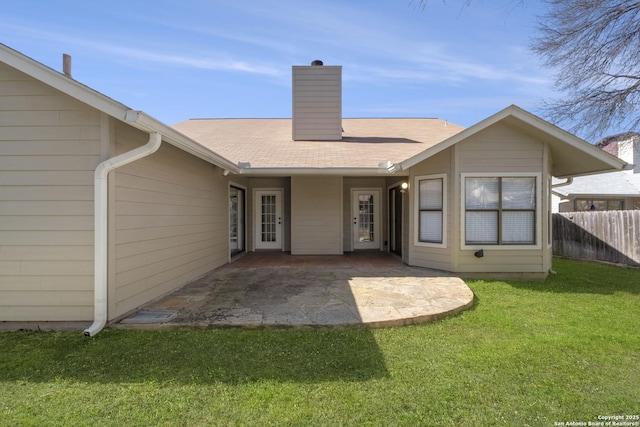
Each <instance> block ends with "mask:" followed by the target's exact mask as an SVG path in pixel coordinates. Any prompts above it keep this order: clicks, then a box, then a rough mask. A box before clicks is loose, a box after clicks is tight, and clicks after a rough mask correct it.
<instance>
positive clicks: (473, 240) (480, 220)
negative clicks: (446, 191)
mask: <svg viewBox="0 0 640 427" xmlns="http://www.w3.org/2000/svg"><path fill="white" fill-rule="evenodd" d="M536 191H537V190H536V177H535V176H498V177H490V176H466V177H465V179H464V215H465V244H467V245H535V244H536V222H537V221H536V201H537V199H538V198H537V194H536Z"/></svg>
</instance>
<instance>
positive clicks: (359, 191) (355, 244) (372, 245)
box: [349, 188, 382, 251]
mask: <svg viewBox="0 0 640 427" xmlns="http://www.w3.org/2000/svg"><path fill="white" fill-rule="evenodd" d="M363 194H373V208H374V209H373V221H374V222H373V236H374V239H373V241H372V242H362V243H361V242H360V241H359V235H358V227H359V225H360V212H358V208H357V200H358V196H360V195H363ZM381 202H382V189H381V188H352V189H351V216H350V218H349V220H350V222H351V247H352V249H353V250H354V251H355V250H364V249H378V250H380V249H381V247H382V236H381V229H382V225H381V220H382V218H381V212H382V210H381V209H380V203H381Z"/></svg>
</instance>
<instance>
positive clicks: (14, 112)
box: [0, 64, 107, 321]
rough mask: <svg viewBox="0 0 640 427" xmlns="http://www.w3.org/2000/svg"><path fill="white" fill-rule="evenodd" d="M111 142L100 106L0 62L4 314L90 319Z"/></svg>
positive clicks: (1, 317)
mask: <svg viewBox="0 0 640 427" xmlns="http://www.w3.org/2000/svg"><path fill="white" fill-rule="evenodd" d="M101 143H102V144H104V146H101ZM106 144H107V141H106V140H105V141H102V142H101V116H100V113H99V112H98V111H97V110H94V109H92V108H90V107H87V106H86V105H85V104H82V103H80V102H78V101H76V100H74V99H72V98H71V97H69V96H67V95H64V94H62V93H61V92H58V91H57V90H55V89H53V88H51V87H49V86H47V85H45V84H43V83H41V82H39V81H37V80H34V79H33V78H31V77H29V76H27V75H26V74H23V73H21V72H19V71H17V70H15V69H13V68H11V67H9V66H7V65H5V64H0V321H85V320H91V319H92V316H93V171H94V170H95V168H96V166H97V165H98V164H99V162H100V155H101V152H102V151H103V150H101V147H103V148H104V149H106Z"/></svg>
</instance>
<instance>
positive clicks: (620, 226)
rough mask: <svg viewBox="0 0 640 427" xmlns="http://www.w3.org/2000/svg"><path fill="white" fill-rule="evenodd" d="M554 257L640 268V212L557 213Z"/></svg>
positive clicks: (554, 224)
mask: <svg viewBox="0 0 640 427" xmlns="http://www.w3.org/2000/svg"><path fill="white" fill-rule="evenodd" d="M553 254H554V255H557V256H563V257H568V258H577V259H590V260H597V261H607V262H614V263H618V264H626V265H633V266H638V265H640V210H632V211H601V212H593V211H590V212H563V213H556V214H553Z"/></svg>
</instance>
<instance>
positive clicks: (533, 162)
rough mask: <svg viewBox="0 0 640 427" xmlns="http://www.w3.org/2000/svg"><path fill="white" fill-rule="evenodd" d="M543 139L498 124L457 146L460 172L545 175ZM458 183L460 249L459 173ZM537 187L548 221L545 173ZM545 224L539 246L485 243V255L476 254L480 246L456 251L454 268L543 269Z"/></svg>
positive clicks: (542, 212) (459, 243)
mask: <svg viewBox="0 0 640 427" xmlns="http://www.w3.org/2000/svg"><path fill="white" fill-rule="evenodd" d="M544 146H545V144H544V142H542V141H539V140H536V139H534V138H533V137H531V136H529V135H528V134H526V133H524V132H522V131H520V130H519V129H517V128H515V127H512V126H509V125H507V124H502V123H500V124H496V125H493V126H490V127H488V128H487V129H485V130H483V131H481V132H479V133H477V134H476V135H473V136H472V137H471V138H469V139H468V140H465V141H462V142H460V143H459V144H457V146H456V147H455V153H456V159H457V162H458V163H457V168H458V174H463V173H489V174H495V175H496V176H504V175H508V174H509V173H531V175H532V176H533V175H535V174H542V173H543V171H544V168H545V159H547V157H546V154H545V149H544ZM456 180H457V183H456V184H455V185H454V187H453V190H454V191H455V193H456V197H458V198H459V200H460V205H459V206H460V208H459V209H457V211H456V212H455V213H454V214H455V218H456V227H458V228H459V230H460V233H459V238H458V241H457V242H456V243H455V246H456V247H457V248H461V246H462V244H463V239H464V230H463V229H462V221H461V216H462V215H464V196H463V194H462V193H461V191H462V188H463V183H462V182H461V178H460V176H459V175H457V176H456ZM539 185H540V187H539V188H538V189H537V191H538V192H541V195H542V197H541V199H540V200H541V203H542V205H541V206H538V213H537V214H538V215H541V220H542V224H544V223H545V222H546V221H547V219H546V218H547V215H546V212H545V210H544V209H545V207H546V202H545V201H544V194H546V192H543V189H542V187H543V186H544V185H546V184H545V176H544V175H542V179H541V180H540V182H539ZM544 230H546V228H545V227H544V226H543V229H542V230H538V233H537V236H540V238H541V239H542V241H538V242H537V244H538V245H539V246H540V249H529V248H517V247H514V246H509V248H508V249H507V248H501V247H500V246H493V245H486V246H485V247H483V249H484V257H483V258H477V257H475V256H474V253H475V252H476V251H477V249H465V250H459V251H458V252H457V254H454V256H455V258H456V260H457V266H454V268H453V271H458V272H474V273H485V272H487V273H489V272H513V273H516V272H525V273H536V272H537V273H539V272H544V271H545V270H544V266H545V256H544V251H547V250H548V249H547V245H546V243H545V242H546V239H545V236H544V234H542V233H541V232H540V231H544Z"/></svg>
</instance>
